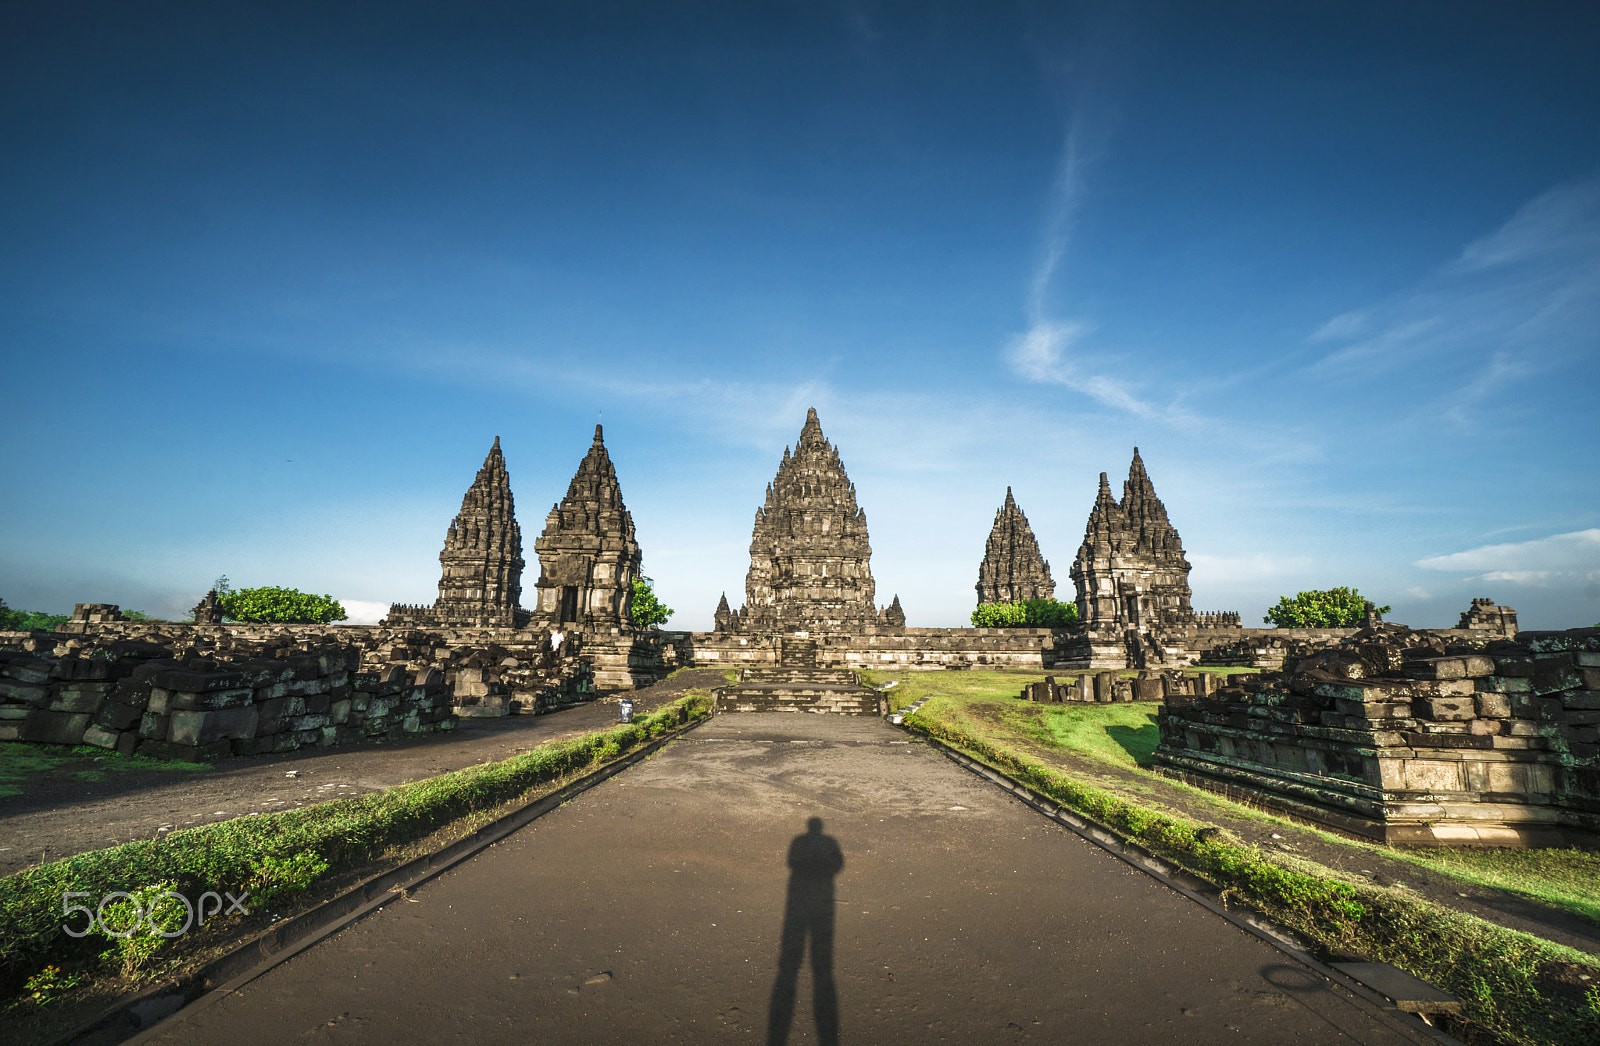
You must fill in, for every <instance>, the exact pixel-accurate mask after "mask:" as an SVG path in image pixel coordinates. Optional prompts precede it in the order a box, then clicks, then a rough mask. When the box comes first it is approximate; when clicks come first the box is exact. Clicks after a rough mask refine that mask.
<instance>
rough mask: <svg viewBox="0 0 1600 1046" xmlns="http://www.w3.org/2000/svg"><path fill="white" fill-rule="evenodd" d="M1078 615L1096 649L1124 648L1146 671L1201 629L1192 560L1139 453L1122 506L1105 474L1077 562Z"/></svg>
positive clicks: (1131, 660)
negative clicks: (1192, 599) (1192, 593)
mask: <svg viewBox="0 0 1600 1046" xmlns="http://www.w3.org/2000/svg"><path fill="white" fill-rule="evenodd" d="M1071 573H1072V583H1073V585H1075V586H1076V587H1077V595H1078V616H1079V620H1080V621H1081V622H1082V624H1083V627H1084V628H1085V629H1086V630H1087V631H1088V633H1089V635H1090V638H1091V642H1093V643H1095V644H1096V645H1101V644H1116V643H1119V642H1120V644H1121V645H1123V646H1125V647H1126V649H1127V652H1128V661H1129V663H1131V664H1134V665H1135V666H1138V667H1142V666H1143V665H1144V663H1145V662H1146V661H1148V660H1155V661H1161V660H1165V659H1166V657H1165V652H1166V651H1173V652H1177V651H1179V650H1181V649H1182V648H1183V647H1184V646H1185V643H1186V640H1185V635H1186V633H1187V631H1188V630H1189V629H1190V628H1192V627H1193V625H1194V620H1195V619H1194V610H1193V609H1192V608H1191V607H1190V605H1189V561H1188V560H1186V559H1184V557H1183V542H1182V541H1181V540H1179V538H1178V532H1177V530H1176V529H1174V528H1173V526H1172V523H1171V522H1170V521H1169V520H1168V519H1167V510H1166V507H1165V506H1164V505H1162V504H1161V499H1160V498H1158V497H1156V491H1155V487H1154V486H1153V485H1152V484H1151V483H1150V477H1149V475H1148V474H1147V473H1146V472H1145V469H1144V462H1143V461H1142V460H1140V458H1139V448H1138V447H1135V448H1133V464H1132V465H1131V466H1130V467H1129V469H1128V481H1127V482H1126V483H1124V484H1123V485H1122V503H1121V504H1120V505H1119V504H1117V501H1116V499H1115V498H1113V497H1112V496H1111V484H1110V483H1108V482H1107V481H1106V474H1105V473H1104V472H1102V473H1100V492H1099V495H1098V496H1097V497H1096V498H1095V503H1094V508H1093V509H1092V510H1091V511H1090V513H1089V523H1088V526H1087V527H1086V528H1085V530H1084V535H1083V545H1082V546H1081V547H1080V548H1079V549H1078V558H1077V559H1075V560H1074V561H1073V563H1072V572H1071Z"/></svg>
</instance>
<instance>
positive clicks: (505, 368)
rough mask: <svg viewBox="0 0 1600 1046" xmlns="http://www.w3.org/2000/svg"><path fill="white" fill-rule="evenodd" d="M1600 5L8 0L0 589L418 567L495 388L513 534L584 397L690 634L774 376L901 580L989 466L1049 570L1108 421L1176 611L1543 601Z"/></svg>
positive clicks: (1581, 534)
mask: <svg viewBox="0 0 1600 1046" xmlns="http://www.w3.org/2000/svg"><path fill="white" fill-rule="evenodd" d="M1596 54H1600V15H1597V14H1596V12H1595V9H1594V7H1593V5H1592V4H1589V3H1531V4H1517V5H1509V4H1499V3H1476V4H1475V3H1461V2H1413V3H1406V4H1394V3H1389V2H1374V3H1352V2H1342V3H1333V4H1317V3H1305V2H1297V3H1294V4H1280V3H1267V2H1259V3H1211V4H1194V3H1180V2H1176V0H1174V2H1169V3H1155V2H1150V3H1125V4H1109V3H1089V4H1072V3H1056V4H1048V3H1025V4H1009V5H1008V4H1004V3H995V2H990V3H950V4H939V3H914V4H913V3H906V4H870V3H825V2H810V3H793V4H778V3H728V4H687V3H673V4H658V3H594V2H584V3H578V2H573V3H534V2H530V3H518V4H509V3H508V4H444V3H438V4H431V3H430V4H424V3H412V4H407V3H395V2H388V3H371V4H351V3H304V4H293V3H270V4H268V3H261V4H240V3H216V2H214V0H212V2H204V3H160V2H152V3H140V4H126V3H111V2H106V3H71V2H68V3H59V4H56V3H52V4H46V3H31V4H12V5H7V6H6V7H5V8H4V9H3V10H0V134H3V136H4V139H3V140H4V141H5V143H6V144H5V147H4V148H3V149H0V353H3V354H4V355H3V366H4V370H3V373H4V375H5V382H4V384H5V389H6V393H5V397H4V402H5V411H4V419H5V422H6V424H5V430H6V453H5V454H3V455H0V597H3V598H4V599H5V600H6V602H7V603H8V604H9V605H11V606H13V607H25V608H28V609H42V610H52V611H58V612H60V611H66V610H68V609H70V608H71V605H72V604H73V603H75V602H115V603H120V604H122V605H123V606H124V607H128V608H135V609H141V610H144V611H146V612H149V613H153V614H163V615H181V614H182V613H183V612H184V611H185V610H186V609H187V608H188V607H190V606H192V605H193V603H194V602H195V601H196V600H197V599H198V598H199V597H200V595H201V594H203V592H204V591H205V589H206V588H207V587H208V586H209V584H210V582H211V581H212V579H213V578H215V577H217V576H218V575H219V574H226V575H228V576H229V577H230V578H231V579H232V580H233V581H234V583H235V584H236V585H241V586H242V585H260V584H277V585H286V586H290V587H295V588H300V589H302V590H308V591H316V592H319V593H322V592H326V593H331V594H333V595H335V596H337V597H339V598H341V599H343V600H345V601H346V603H347V606H350V607H352V608H366V609H368V610H370V609H371V606H375V605H377V604H387V603H388V602H390V601H403V602H431V601H432V599H433V598H434V596H435V595H436V594H437V589H436V586H437V581H438V561H437V556H438V552H439V548H440V546H441V544H442V542H443V537H444V533H445V530H446V528H447V526H448V524H449V522H450V519H451V517H452V516H453V515H454V513H455V512H456V511H457V509H458V508H459V505H460V499H461V495H462V494H463V492H464V491H465V490H466V487H467V486H468V484H469V483H470V482H471V480H472V477H473V475H474V473H475V471H476V469H477V468H478V466H479V464H480V463H481V462H482V460H483V456H484V454H485V453H486V452H487V450H488V448H489V444H490V443H491V442H492V440H493V439H494V437H495V436H496V435H499V436H500V437H501V440H502V444H503V447H504V450H505V456H506V461H507V466H508V469H509V471H510V473H511V481H512V489H513V493H514V495H515V497H516V499H517V502H518V508H519V519H520V521H521V523H522V526H523V531H524V535H525V541H526V544H527V555H528V558H529V559H530V560H532V559H533V555H532V542H533V538H534V537H535V536H536V535H537V533H538V532H539V530H540V529H542V527H543V521H544V515H545V513H547V512H548V511H549V508H550V506H551V504H552V503H553V502H554V501H556V500H557V499H558V498H559V497H560V496H561V495H562V494H563V493H564V492H565V489H566V484H567V481H568V480H569V479H570V477H571V475H572V472H573V471H574V469H575V468H576V467H577V464H578V462H579V460H580V459H581V458H582V456H583V454H584V451H585V449H586V448H587V446H588V443H589V439H590V435H591V433H592V426H593V424H594V422H595V420H596V417H597V416H598V415H599V413H600V412H602V411H603V412H604V421H605V431H606V442H607V445H608V447H609V448H610V452H611V455H612V459H613V461H614V462H615V463H616V467H617V472H618V476H619V478H620V481H621V483H622V489H623V494H624V497H625V498H626V500H627V503H628V505H629V507H630V509H631V510H632V512H633V516H634V520H635V522H636V524H637V527H638V533H639V539H640V542H641V544H642V546H643V549H644V560H645V570H646V572H647V573H648V574H649V575H651V576H652V577H653V578H654V579H655V580H656V584H657V590H658V592H659V594H660V595H661V596H662V598H663V599H664V600H665V601H666V602H667V603H668V604H669V605H670V606H673V607H675V608H677V609H678V611H679V612H678V615H677V616H676V617H674V618H673V620H672V622H671V624H672V626H674V627H688V628H706V627H709V625H710V620H711V611H712V609H713V608H714V607H715V605H716V601H717V597H718V595H719V594H720V593H721V592H723V591H727V592H728V594H729V597H730V600H731V601H732V602H734V604H735V605H737V604H738V603H739V602H740V601H741V599H742V595H743V584H744V574H745V570H746V567H747V566H748V545H749V540H750V526H751V522H752V520H753V517H754V513H755V510H756V508H757V507H758V506H759V504H760V502H761V499H762V496H763V491H764V489H765V484H766V483H767V482H768V481H769V480H770V479H771V477H772V475H773V473H774V472H775V471H776V469H777V465H778V461H779V459H780V457H781V455H782V450H783V447H784V446H785V445H786V444H790V443H793V441H794V440H795V439H796V438H797V436H798V434H799V431H800V426H801V424H802V422H803V421H804V418H805V410H806V408H807V407H808V406H815V407H816V408H817V410H818V412H819V414H820V416H821V420H822V424H823V429H824V431H825V432H826V433H827V434H828V436H829V437H830V438H831V439H832V440H833V441H834V443H835V444H836V445H837V446H838V447H839V450H840V453H841V455H842V457H843V460H844V462H845V464H846V466H847V468H848V469H849V471H850V475H851V478H852V479H853V480H854V481H855V483H856V488H857V492H858V496H859V498H860V501H861V503H862V505H863V506H864V507H865V509H866V512H867V517H868V523H869V529H870V534H871V538H872V545H873V550H874V552H873V560H872V568H873V573H874V575H875V577H876V579H877V586H878V594H879V601H880V603H887V602H888V601H889V599H890V597H892V596H893V595H895V594H898V595H899V596H900V598H901V602H902V604H903V605H904V606H905V609H906V613H907V617H908V621H909V623H910V624H913V625H922V626H944V625H956V624H963V623H965V619H966V615H967V614H968V613H969V612H970V610H971V606H972V603H973V598H974V597H973V584H974V582H975V581H976V580H977V568H978V562H979V560H980V559H981V557H982V554H983V546H984V539H985V538H986V536H987V534H988V530H989V526H990V524H991V522H992V520H993V517H994V512H995V510H996V509H997V508H998V507H999V505H1000V504H1001V502H1002V501H1003V499H1004V496H1005V488H1006V487H1007V486H1008V485H1009V486H1011V487H1012V488H1013V490H1014V491H1015V494H1016V497H1017V500H1018V502H1019V504H1020V505H1021V506H1022V508H1023V509H1024V511H1025V512H1026V513H1027V514H1028V517H1029V519H1030V520H1031V522H1032V524H1033V527H1034V530H1035V532H1036V534H1037V535H1038V538H1039V541H1040V545H1041V547H1042V549H1043V550H1044V553H1045V555H1046V556H1047V557H1048V558H1049V559H1050V561H1051V565H1052V569H1053V571H1054V574H1055V576H1056V579H1057V592H1058V595H1061V596H1063V597H1066V598H1070V596H1071V583H1070V581H1069V580H1068V577H1067V571H1068V567H1069V566H1070V564H1071V562H1072V558H1073V556H1074V554H1075V553H1076V550H1077V547H1078V545H1079V543H1080V542H1081V540H1082V536H1083V527H1084V523H1085V520H1086V518H1087V516H1088V512H1089V509H1090V507H1091V505H1092V504H1093V501H1094V495H1095V489H1096V483H1097V480H1098V474H1099V473H1100V472H1102V471H1104V472H1107V473H1109V474H1110V475H1111V478H1112V480H1113V483H1114V486H1115V489H1117V490H1118V491H1119V492H1120V483H1121V479H1122V478H1123V477H1124V476H1125V475H1126V472H1127V467H1128V462H1129V459H1130V457H1131V454H1132V449H1133V447H1134V446H1135V445H1137V446H1138V447H1139V448H1140V451H1141V454H1142V456H1143V458H1144V460H1145V462H1146V465H1147V466H1148V468H1149V471H1150V475H1151V477H1152V479H1153V480H1154V482H1155V485H1156V489H1157V492H1158V493H1159V494H1160V495H1161V497H1162V499H1163V500H1164V501H1165V503H1166V505H1167V508H1168V511H1169V513H1170V515H1171V518H1172V520H1173V522H1174V524H1175V525H1176V526H1177V528H1178V530H1179V532H1180V534H1181V535H1182V537H1183V540H1184V546H1185V548H1186V549H1187V551H1188V554H1189V558H1190V560H1191V561H1192V562H1193V564H1194V570H1193V573H1192V574H1191V577H1190V582H1191V585H1192V587H1193V589H1194V605H1195V607H1196V608H1197V609H1207V610H1238V611H1240V612H1241V613H1242V614H1243V615H1244V617H1245V618H1246V619H1247V620H1254V621H1259V620H1260V618H1261V616H1262V614H1263V613H1264V612H1265V610H1266V608H1267V606H1269V605H1271V604H1272V603H1273V602H1275V601H1276V599H1277V597H1278V596H1280V595H1283V594H1289V593H1293V592H1296V591H1299V590H1302V589H1308V588H1326V587H1331V586H1334V585H1354V586H1357V587H1359V589H1360V590H1361V592H1362V593H1363V594H1365V595H1368V596H1369V597H1371V598H1374V599H1376V600H1377V601H1378V602H1379V603H1388V604H1391V605H1392V606H1393V607H1394V610H1393V612H1392V613H1391V614H1390V618H1391V619H1392V620H1398V621H1403V622H1406V623H1410V624H1413V625H1417V626H1433V627H1439V626H1447V625H1453V624H1454V623H1455V619H1456V616H1457V615H1458V614H1459V613H1460V611H1462V610H1463V609H1465V608H1466V606H1467V604H1468V602H1469V601H1470V600H1471V598H1472V597H1474V596H1483V595H1487V596H1492V597H1494V598H1496V599H1497V600H1499V601H1500V602H1502V603H1505V604H1508V605H1510V606H1513V607H1516V608H1517V609H1518V610H1519V611H1520V612H1521V619H1522V623H1523V625H1524V627H1533V628H1562V627H1571V626H1576V625H1587V624H1592V623H1594V622H1595V621H1597V620H1600V483H1597V481H1596V469H1595V466H1594V459H1595V457H1596V450H1597V447H1600V411H1597V410H1596V393H1597V391H1600V367H1597V366H1596V364H1597V360H1600V65H1597V63H1595V61H1594V55H1596ZM535 577H536V572H535V570H533V569H530V570H529V572H528V574H527V576H526V577H525V584H526V585H527V586H528V587H529V588H531V587H532V583H533V581H534V579H535ZM529 601H531V599H530V600H525V601H524V602H525V603H526V602H529ZM358 619H360V618H358Z"/></svg>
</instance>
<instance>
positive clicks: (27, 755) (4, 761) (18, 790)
mask: <svg viewBox="0 0 1600 1046" xmlns="http://www.w3.org/2000/svg"><path fill="white" fill-rule="evenodd" d="M206 769H209V767H207V766H206V765H205V764H204V763H185V762H179V761H177V760H170V759H145V758H142V757H140V756H136V755H122V754H121V753H119V752H113V751H108V750H106V749H104V748H96V747H94V746H93V745H78V746H77V747H75V748H62V747H61V746H60V745H36V744H31V743H29V742H27V741H6V742H4V743H0V796H7V795H22V794H23V793H24V792H26V791H27V790H28V783H29V782H30V781H31V780H32V779H33V778H34V777H36V776H37V775H38V774H41V773H45V772H47V771H50V770H65V771H66V772H67V773H68V774H70V775H71V776H72V777H73V778H75V779H77V780H79V781H98V780H101V779H102V778H104V777H105V776H106V775H107V774H113V773H119V772H125V771H129V770H196V771H199V770H206Z"/></svg>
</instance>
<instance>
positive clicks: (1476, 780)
mask: <svg viewBox="0 0 1600 1046" xmlns="http://www.w3.org/2000/svg"><path fill="white" fill-rule="evenodd" d="M1450 631H1451V632H1458V631H1464V630H1450ZM1396 633H1397V634H1398V638H1396V637H1393V636H1391V637H1389V638H1385V637H1384V636H1382V635H1358V636H1356V637H1353V639H1352V640H1350V641H1347V642H1346V643H1344V644H1342V645H1340V646H1339V647H1333V648H1328V649H1325V650H1323V651H1321V652H1319V653H1316V654H1312V655H1310V656H1307V657H1304V658H1301V659H1300V660H1298V661H1297V662H1296V663H1295V664H1294V665H1293V666H1292V670H1291V671H1288V672H1281V673H1268V674H1262V675H1259V676H1253V677H1252V676H1244V675H1238V676H1234V677H1232V678H1230V680H1229V682H1228V684H1227V685H1225V686H1223V687H1221V688H1220V689H1218V690H1216V691H1215V692H1214V693H1207V694H1191V695H1172V696H1169V697H1167V698H1166V704H1165V706H1164V707H1163V708H1162V710H1161V713H1160V717H1159V728H1160V734H1161V741H1160V746H1159V747H1158V748H1157V750H1156V754H1155V757H1156V761H1157V762H1158V763H1160V764H1162V765H1165V766H1166V767H1168V768H1169V769H1171V770H1175V771H1178V772H1181V773H1189V774H1194V775H1197V777H1196V779H1197V780H1198V781H1199V782H1200V783H1212V784H1216V785H1219V786H1223V787H1225V788H1232V789H1238V790H1240V791H1244V792H1247V793H1249V794H1250V795H1251V796H1252V797H1255V798H1259V797H1262V796H1268V797H1272V798H1273V799H1274V800H1275V801H1276V802H1277V804H1278V805H1281V806H1285V807H1287V808H1289V809H1292V810H1298V811H1299V812H1300V813H1303V814H1305V815H1307V816H1310V817H1312V818H1313V819H1316V820H1320V821H1323V822H1325V823H1328V824H1330V825H1333V826H1336V827H1339V828H1342V829H1344V830H1347V831H1352V832H1356V833H1359V834H1362V835H1366V836H1369V837H1371V838H1375V839H1379V840H1382V841H1384V842H1389V843H1399V844H1410V845H1434V846H1438V845H1489V846H1516V845H1566V844H1570V843H1578V844H1583V845H1590V846H1592V845H1595V844H1596V842H1597V841H1600V629H1593V628H1586V629H1570V630H1567V631H1565V632H1523V633H1520V634H1519V635H1518V636H1517V637H1516V639H1515V640H1497V641H1493V642H1490V643H1488V644H1482V643H1481V642H1480V644H1479V645H1478V646H1476V647H1474V646H1472V645H1470V644H1461V645H1459V646H1453V647H1452V646H1450V645H1449V644H1447V643H1443V638H1444V636H1446V635H1448V633H1445V634H1441V633H1408V631H1407V630H1404V629H1397V630H1396ZM1479 638H1480V641H1481V633H1479ZM1441 645H1442V648H1441Z"/></svg>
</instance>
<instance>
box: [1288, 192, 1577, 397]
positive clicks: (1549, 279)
mask: <svg viewBox="0 0 1600 1046" xmlns="http://www.w3.org/2000/svg"><path fill="white" fill-rule="evenodd" d="M1308 340H1309V341H1310V342H1311V343H1312V344H1315V345H1322V346H1328V347H1329V351H1327V352H1326V353H1325V354H1324V355H1323V356H1322V357H1321V358H1320V359H1319V360H1317V361H1316V362H1315V363H1313V364H1312V365H1311V370H1312V373H1313V374H1315V375H1316V376H1317V377H1319V378H1323V379H1342V378H1358V377H1359V378H1368V377H1371V376H1372V375H1374V374H1385V373H1392V372H1395V371H1398V370H1401V369H1403V368H1405V367H1408V366H1412V365H1418V364H1437V363H1438V362H1440V361H1445V360H1448V361H1449V368H1448V370H1445V371H1443V372H1440V371H1437V370H1432V369H1430V371H1429V374H1430V383H1431V384H1432V385H1434V386H1435V387H1438V392H1437V393H1434V394H1430V395H1428V396H1427V397H1426V398H1427V399H1428V401H1429V403H1430V406H1431V407H1432V408H1434V410H1435V412H1436V413H1439V412H1442V413H1443V414H1444V415H1445V416H1446V417H1448V418H1450V419H1451V420H1453V421H1455V422H1457V423H1464V422H1466V421H1467V420H1469V416H1470V414H1471V412H1472V411H1473V408H1476V407H1479V406H1481V405H1482V404H1483V403H1484V402H1485V401H1486V400H1488V399H1490V398H1491V397H1492V395H1493V394H1494V393H1495V392H1497V391H1499V390H1503V389H1505V388H1507V387H1508V386H1509V385H1511V384H1512V383H1515V382H1517V381H1519V380H1525V379H1527V378H1529V377H1532V376H1534V375H1536V374H1539V373H1541V372H1544V371H1547V370H1550V369H1552V368H1555V367H1559V366H1561V365H1563V364H1567V363H1571V362H1574V361H1577V360H1581V359H1583V358H1586V357H1589V356H1592V354H1593V353H1594V352H1595V351H1596V350H1597V349H1600V177H1593V178H1589V179H1585V180H1582V181H1577V182H1573V183H1569V184H1565V185H1559V186H1556V187H1555V188H1552V189H1550V190H1548V191H1547V192H1544V193H1542V194H1540V195H1539V196H1538V197H1536V198H1534V199H1532V200H1530V201H1528V202H1527V203H1526V204H1524V205H1523V206H1522V207H1520V208H1518V209H1517V211H1516V212H1515V213H1514V214H1513V215H1512V216H1511V217H1510V218H1508V219H1507V220H1506V221H1505V222H1504V223H1502V224H1501V225H1500V227H1499V228H1497V229H1495V230H1494V231H1493V232H1491V233H1489V234H1488V235H1486V236H1483V237H1481V238H1479V239H1477V240H1475V241H1473V242H1471V243H1469V244H1467V245H1466V246H1465V247H1463V248H1462V249H1461V251H1460V253H1459V254H1458V255H1457V256H1456V257H1455V258H1453V259H1451V260H1450V261H1448V262H1447V263H1445V264H1443V265H1441V266H1440V267H1439V269H1438V270H1437V271H1435V272H1434V273H1433V274H1432V275H1431V276H1429V277H1428V278H1427V279H1425V280H1423V281H1422V282H1420V283H1419V284H1418V285H1416V286H1414V287H1412V288H1410V289H1409V290H1407V291H1404V292H1402V293H1399V294H1396V295H1394V296H1393V297H1391V298H1389V299H1387V300H1385V301H1382V302H1379V303H1376V304H1374V305H1371V306H1368V307H1365V308H1362V309H1357V310H1352V311H1349V312H1346V313H1342V314H1340V315H1338V316H1334V317H1333V318H1331V319H1329V320H1328V321H1327V322H1325V323H1323V324H1322V325H1321V326H1320V327H1318V328H1317V330H1315V331H1314V332H1312V334H1311V335H1310V337H1309V339H1308ZM1441 373H1442V374H1445V375H1453V376H1454V377H1453V378H1451V377H1447V378H1446V380H1445V382H1444V383H1443V384H1442V387H1440V383H1439V381H1438V377H1439V375H1440V374H1441Z"/></svg>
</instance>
